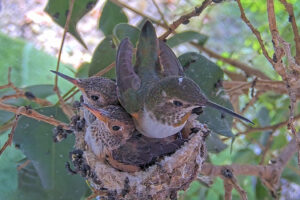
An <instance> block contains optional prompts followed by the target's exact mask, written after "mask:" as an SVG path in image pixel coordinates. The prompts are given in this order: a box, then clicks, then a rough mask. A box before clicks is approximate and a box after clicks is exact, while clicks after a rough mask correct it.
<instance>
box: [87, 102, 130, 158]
mask: <svg viewBox="0 0 300 200" xmlns="http://www.w3.org/2000/svg"><path fill="white" fill-rule="evenodd" d="M83 106H84V107H85V108H86V109H88V110H89V111H90V112H91V113H92V114H94V115H95V116H96V118H97V120H95V121H94V122H93V123H92V124H91V125H90V126H88V128H87V130H86V134H85V142H86V143H87V145H88V146H89V147H90V148H91V150H92V151H93V153H94V154H95V155H96V156H97V157H98V158H103V157H104V156H105V155H107V154H109V153H110V152H111V151H112V150H114V149H117V148H118V147H120V146H121V145H123V144H124V143H125V142H126V141H127V140H128V139H129V138H130V137H131V135H132V133H133V131H134V130H135V127H134V123H133V121H132V118H131V117H130V115H129V114H128V113H127V112H126V111H125V110H124V109H123V108H122V107H120V106H115V105H109V106H106V107H103V108H95V107H92V106H90V105H88V104H83Z"/></svg>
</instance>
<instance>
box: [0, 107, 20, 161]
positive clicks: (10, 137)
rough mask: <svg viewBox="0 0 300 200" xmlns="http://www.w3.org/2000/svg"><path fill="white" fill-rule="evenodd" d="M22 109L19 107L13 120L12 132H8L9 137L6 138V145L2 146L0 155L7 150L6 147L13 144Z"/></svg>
mask: <svg viewBox="0 0 300 200" xmlns="http://www.w3.org/2000/svg"><path fill="white" fill-rule="evenodd" d="M20 109H21V108H19V109H18V110H17V112H16V117H15V119H14V121H13V125H12V128H11V131H10V133H9V134H8V139H7V140H6V142H5V143H4V145H3V146H2V148H1V149H0V156H1V154H2V153H3V152H4V151H5V149H6V148H7V147H8V146H11V144H12V140H13V137H14V133H15V130H16V127H17V123H18V120H19V117H20V114H19V113H20Z"/></svg>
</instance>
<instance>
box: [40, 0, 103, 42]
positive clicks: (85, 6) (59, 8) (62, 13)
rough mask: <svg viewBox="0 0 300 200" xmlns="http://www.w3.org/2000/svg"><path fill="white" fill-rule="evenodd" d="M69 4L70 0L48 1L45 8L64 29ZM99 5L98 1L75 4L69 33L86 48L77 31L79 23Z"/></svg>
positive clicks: (83, 0)
mask: <svg viewBox="0 0 300 200" xmlns="http://www.w3.org/2000/svg"><path fill="white" fill-rule="evenodd" d="M69 2H70V0H48V4H47V6H46V8H45V11H46V12H47V13H48V14H49V15H50V16H51V17H52V19H53V20H54V21H55V22H56V23H57V24H59V25H60V26H61V27H62V28H64V26H65V23H66V20H67V15H68V11H69ZM96 3H97V0H79V1H78V0H77V1H75V3H74V6H73V11H72V16H71V20H70V23H69V30H68V31H69V32H70V33H71V34H72V35H73V36H74V37H75V38H76V39H77V40H78V41H79V42H80V43H81V44H82V45H83V46H84V47H85V48H87V47H86V45H85V43H84V41H83V40H82V39H81V37H80V35H79V33H78V32H77V30H76V24H77V22H78V21H79V20H80V19H81V18H82V17H83V16H84V15H85V14H86V13H88V12H89V11H90V10H91V9H92V8H93V7H94V5H95V4H96Z"/></svg>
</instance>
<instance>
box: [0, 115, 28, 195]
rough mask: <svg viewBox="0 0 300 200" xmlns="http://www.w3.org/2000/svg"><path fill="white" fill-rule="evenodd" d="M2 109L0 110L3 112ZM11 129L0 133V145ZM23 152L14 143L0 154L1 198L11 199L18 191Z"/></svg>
mask: <svg viewBox="0 0 300 200" xmlns="http://www.w3.org/2000/svg"><path fill="white" fill-rule="evenodd" d="M1 112H2V111H0V113H1ZM8 133H9V131H7V132H6V133H5V134H2V135H0V146H1V147H2V145H3V144H4V142H5V141H6V140H7V137H8ZM24 157H25V156H24V155H23V153H22V152H21V151H20V150H18V149H16V148H15V147H14V145H12V146H9V147H7V148H6V149H5V151H4V152H3V153H2V154H1V156H0V171H1V173H0V183H1V184H2V185H1V187H0V194H1V195H0V199H9V197H10V196H11V195H12V194H13V193H14V192H15V191H16V189H17V185H18V170H17V164H16V163H17V162H18V161H19V160H21V159H23V158H24Z"/></svg>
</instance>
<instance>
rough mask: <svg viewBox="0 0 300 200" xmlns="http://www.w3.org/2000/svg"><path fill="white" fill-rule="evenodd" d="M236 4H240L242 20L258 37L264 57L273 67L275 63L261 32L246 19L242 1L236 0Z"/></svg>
mask: <svg viewBox="0 0 300 200" xmlns="http://www.w3.org/2000/svg"><path fill="white" fill-rule="evenodd" d="M236 2H237V3H238V6H239V9H240V12H241V18H242V20H243V21H244V22H245V23H246V24H247V26H248V27H249V28H250V29H251V31H252V32H253V34H254V35H255V36H256V38H257V40H258V42H259V44H260V47H261V49H262V52H263V54H264V56H265V57H266V58H267V60H268V61H269V62H270V63H271V64H272V65H273V64H274V62H273V60H272V58H271V57H270V56H269V54H268V52H267V50H266V48H265V45H264V42H263V40H262V37H261V35H260V32H259V31H258V30H257V29H256V28H254V26H253V25H252V24H251V23H250V21H249V20H248V18H247V17H246V15H245V11H244V8H243V6H242V4H241V1H240V0H236Z"/></svg>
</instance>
